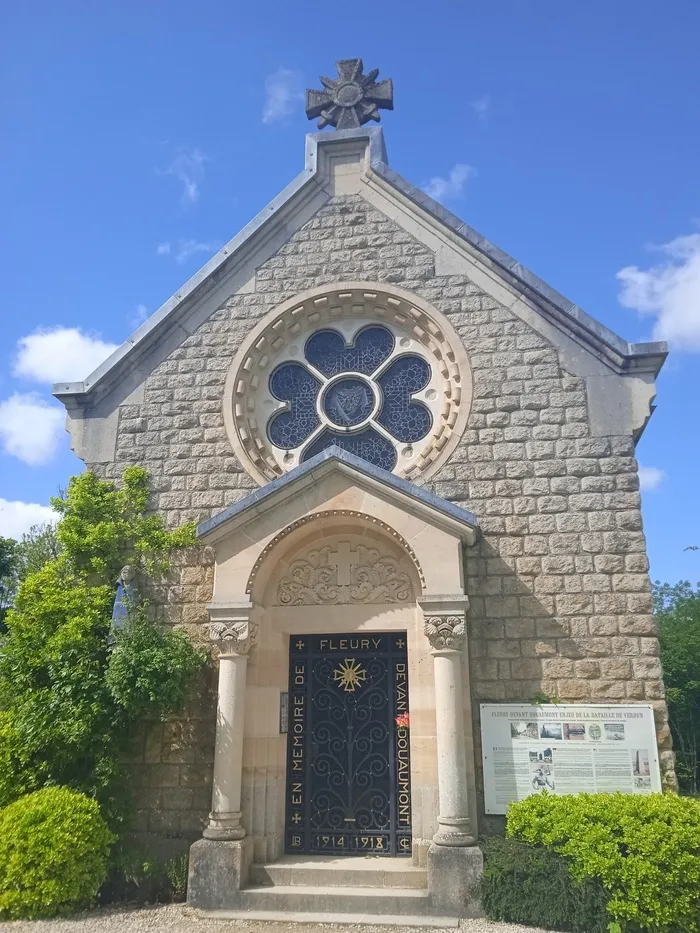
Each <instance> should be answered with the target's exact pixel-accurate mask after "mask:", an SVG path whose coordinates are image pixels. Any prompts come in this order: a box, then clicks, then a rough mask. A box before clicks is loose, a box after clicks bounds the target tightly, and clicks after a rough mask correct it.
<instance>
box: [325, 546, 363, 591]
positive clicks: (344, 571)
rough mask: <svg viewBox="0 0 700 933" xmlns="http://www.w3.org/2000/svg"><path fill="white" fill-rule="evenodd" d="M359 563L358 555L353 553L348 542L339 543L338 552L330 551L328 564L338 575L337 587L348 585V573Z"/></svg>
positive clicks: (355, 552)
mask: <svg viewBox="0 0 700 933" xmlns="http://www.w3.org/2000/svg"><path fill="white" fill-rule="evenodd" d="M359 562H360V555H359V554H358V553H357V551H353V549H352V545H351V544H350V542H349V541H339V542H338V550H337V551H331V553H330V557H329V559H328V563H329V564H330V565H331V567H335V569H336V571H337V573H338V585H339V586H348V585H349V584H350V571H351V570H352V568H353V567H355V566H357V564H358V563H359Z"/></svg>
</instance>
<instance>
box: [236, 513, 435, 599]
mask: <svg viewBox="0 0 700 933" xmlns="http://www.w3.org/2000/svg"><path fill="white" fill-rule="evenodd" d="M324 519H326V520H327V519H333V520H334V522H336V521H337V522H338V523H342V522H343V520H349V521H352V522H357V523H358V525H359V526H360V528H361V527H362V525H364V526H365V527H370V528H372V529H375V528H376V529H379V531H380V535H379V537H388V538H390V539H391V541H392V542H393V543H394V544H396V545H398V547H399V548H400V549H401V550H402V551H403V552H404V554H405V555H406V557H407V558H408V560H410V562H411V564H412V565H413V569H414V572H415V574H416V577H417V580H418V583H419V586H420V591H421V592H422V591H424V590H425V575H424V574H423V569H422V568H421V565H420V563H419V562H418V558H417V557H416V554H415V551H414V550H413V548H412V547H411V546H410V544H409V543H408V542H407V541H406V539H405V538H403V537H402V536H401V535H400V534H399V533H398V532H397V531H395V530H394V529H393V528H392V527H391V526H390V525H387V523H386V522H383V521H381V520H380V519H378V518H374V517H372V516H371V515H367V514H365V513H364V512H356V511H353V510H352V509H328V510H325V511H322V512H313V513H312V514H311V515H305V516H304V517H303V518H300V519H298V521H295V522H292V523H291V524H290V525H287V527H286V528H284V529H283V530H282V531H280V533H279V534H277V535H275V537H274V538H273V539H272V540H271V541H269V542H268V544H267V545H266V546H265V548H264V549H263V550H262V551H261V552H260V554H259V556H258V559H257V560H256V561H255V564H254V565H253V569H252V570H251V572H250V576H249V577H248V582H247V584H246V589H245V591H246V594H247V595H249V596H251V595H252V593H253V588H254V586H255V582H256V578H257V576H258V573H259V571H260V568H261V567H262V566H263V564H264V563H265V562H266V561H267V559H268V558H269V557H270V555H271V554H272V552H273V551H275V550H276V549H277V547H278V546H279V545H280V544H281V543H282V541H283V540H284V539H285V538H287V537H288V536H289V535H290V534H292V533H293V532H296V531H298V530H299V529H301V528H303V527H304V526H307V525H310V524H312V523H313V522H318V521H321V520H324ZM419 595H420V593H414V597H417V596H419ZM358 601H361V600H358Z"/></svg>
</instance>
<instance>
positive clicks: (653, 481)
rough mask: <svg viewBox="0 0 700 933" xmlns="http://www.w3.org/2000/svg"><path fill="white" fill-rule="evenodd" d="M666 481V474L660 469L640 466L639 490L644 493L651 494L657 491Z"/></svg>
mask: <svg viewBox="0 0 700 933" xmlns="http://www.w3.org/2000/svg"><path fill="white" fill-rule="evenodd" d="M665 479H666V474H665V473H664V471H663V470H660V469H659V468H658V467H647V466H640V468H639V488H640V489H641V490H642V491H643V492H650V491H651V490H652V489H656V487H657V486H660V485H661V483H663V481H664V480H665Z"/></svg>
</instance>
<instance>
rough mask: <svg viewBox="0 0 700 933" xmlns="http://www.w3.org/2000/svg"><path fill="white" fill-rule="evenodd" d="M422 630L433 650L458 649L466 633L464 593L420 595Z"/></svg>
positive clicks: (466, 603) (467, 604) (467, 603)
mask: <svg viewBox="0 0 700 933" xmlns="http://www.w3.org/2000/svg"><path fill="white" fill-rule="evenodd" d="M418 603H419V605H420V607H421V609H422V610H423V616H424V619H425V623H424V626H423V631H424V633H425V636H426V638H427V639H428V641H429V642H430V644H431V646H432V648H433V651H459V650H460V649H461V648H462V645H463V644H464V639H465V635H466V621H465V613H466V610H467V608H468V606H469V598H468V597H467V596H466V595H465V594H464V593H443V594H435V595H425V596H421V597H420V598H419V600H418Z"/></svg>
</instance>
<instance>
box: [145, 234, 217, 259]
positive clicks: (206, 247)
mask: <svg viewBox="0 0 700 933" xmlns="http://www.w3.org/2000/svg"><path fill="white" fill-rule="evenodd" d="M166 246H167V249H165V248H164V247H166ZM218 248H219V244H218V243H201V242H200V241H199V240H184V239H180V240H178V241H177V242H176V243H160V244H159V246H158V248H157V249H156V253H157V254H158V255H159V256H170V255H172V256H173V257H174V259H175V262H176V263H178V265H182V264H183V262H187V260H188V259H190V258H191V257H192V256H194V255H196V253H215V252H216V251H217V249H218Z"/></svg>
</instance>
